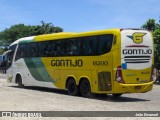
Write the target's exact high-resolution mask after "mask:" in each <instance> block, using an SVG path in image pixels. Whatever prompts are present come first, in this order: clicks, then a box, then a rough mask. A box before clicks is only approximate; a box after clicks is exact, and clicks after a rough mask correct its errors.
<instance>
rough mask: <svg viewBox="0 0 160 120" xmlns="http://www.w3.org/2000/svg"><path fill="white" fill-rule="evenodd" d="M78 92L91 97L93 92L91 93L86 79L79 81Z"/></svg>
mask: <svg viewBox="0 0 160 120" xmlns="http://www.w3.org/2000/svg"><path fill="white" fill-rule="evenodd" d="M80 93H81V95H82V96H83V97H86V98H92V97H93V93H91V86H90V83H89V81H88V80H87V79H84V80H82V82H81V83H80Z"/></svg>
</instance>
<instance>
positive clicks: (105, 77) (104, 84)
mask: <svg viewBox="0 0 160 120" xmlns="http://www.w3.org/2000/svg"><path fill="white" fill-rule="evenodd" d="M98 90H99V91H111V90H112V85H111V72H99V73H98Z"/></svg>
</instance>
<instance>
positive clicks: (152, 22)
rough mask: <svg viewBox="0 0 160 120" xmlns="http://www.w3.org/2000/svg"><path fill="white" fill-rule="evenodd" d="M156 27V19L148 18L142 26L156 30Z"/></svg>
mask: <svg viewBox="0 0 160 120" xmlns="http://www.w3.org/2000/svg"><path fill="white" fill-rule="evenodd" d="M155 27H156V24H155V19H148V20H147V21H146V23H145V24H143V25H142V28H145V29H147V30H150V31H154V30H155Z"/></svg>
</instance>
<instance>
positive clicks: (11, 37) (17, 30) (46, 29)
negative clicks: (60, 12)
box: [0, 21, 63, 43]
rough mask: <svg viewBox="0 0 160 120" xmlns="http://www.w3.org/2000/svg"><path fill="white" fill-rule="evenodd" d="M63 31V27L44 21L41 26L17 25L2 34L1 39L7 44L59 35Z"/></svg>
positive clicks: (0, 33)
mask: <svg viewBox="0 0 160 120" xmlns="http://www.w3.org/2000/svg"><path fill="white" fill-rule="evenodd" d="M62 31H63V29H62V28H61V27H58V26H54V25H53V24H52V23H45V22H44V21H41V25H35V26H30V25H24V24H17V25H13V26H11V27H10V28H8V29H5V30H4V31H2V32H0V39H2V40H4V41H5V42H8V43H12V42H14V41H15V40H17V39H19V38H22V37H27V36H35V35H41V34H48V33H57V32H62Z"/></svg>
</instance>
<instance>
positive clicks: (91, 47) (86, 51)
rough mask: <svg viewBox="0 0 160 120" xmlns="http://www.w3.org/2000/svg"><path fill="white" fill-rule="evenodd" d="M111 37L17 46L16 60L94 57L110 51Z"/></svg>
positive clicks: (100, 36)
mask: <svg viewBox="0 0 160 120" xmlns="http://www.w3.org/2000/svg"><path fill="white" fill-rule="evenodd" d="M112 41H113V35H111V34H108V35H97V36H91V37H81V38H73V39H65V40H53V41H52V40H50V41H45V42H32V43H23V44H19V47H18V50H17V55H16V60H17V59H19V58H24V57H54V56H95V55H102V54H105V53H108V52H109V51H110V50H111V47H112Z"/></svg>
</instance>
